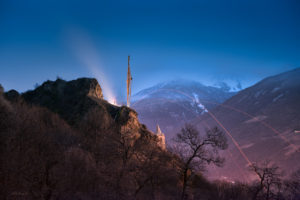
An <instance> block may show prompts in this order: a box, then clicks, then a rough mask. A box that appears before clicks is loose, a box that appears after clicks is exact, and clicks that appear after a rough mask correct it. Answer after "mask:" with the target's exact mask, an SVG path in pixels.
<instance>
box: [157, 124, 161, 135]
mask: <svg viewBox="0 0 300 200" xmlns="http://www.w3.org/2000/svg"><path fill="white" fill-rule="evenodd" d="M161 133H162V132H161V130H160V127H159V125H158V124H157V125H156V134H157V135H158V134H161Z"/></svg>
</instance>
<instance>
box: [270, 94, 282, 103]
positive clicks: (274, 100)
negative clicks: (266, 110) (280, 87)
mask: <svg viewBox="0 0 300 200" xmlns="http://www.w3.org/2000/svg"><path fill="white" fill-rule="evenodd" d="M283 95H284V94H280V95H278V96H277V97H275V98H274V99H273V102H276V101H277V100H278V99H279V98H281V97H283Z"/></svg>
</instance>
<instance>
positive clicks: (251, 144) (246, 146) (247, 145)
mask: <svg viewBox="0 0 300 200" xmlns="http://www.w3.org/2000/svg"><path fill="white" fill-rule="evenodd" d="M253 145H254V143H250V144H245V145H243V146H241V148H242V149H247V148H249V147H252V146H253Z"/></svg>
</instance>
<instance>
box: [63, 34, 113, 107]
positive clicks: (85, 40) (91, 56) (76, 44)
mask: <svg viewBox="0 0 300 200" xmlns="http://www.w3.org/2000/svg"><path fill="white" fill-rule="evenodd" d="M68 39H69V41H70V46H71V49H72V50H73V51H74V53H75V55H76V57H77V58H78V59H79V61H80V62H81V63H82V64H83V65H84V67H86V68H87V69H88V70H89V71H90V72H91V73H92V74H93V76H94V77H95V78H96V79H97V80H98V83H99V84H100V86H101V89H102V92H103V96H104V98H105V99H106V100H107V101H108V102H109V103H111V104H115V105H116V98H115V95H114V93H113V91H112V89H111V84H110V82H109V81H108V79H107V76H106V75H105V73H104V67H103V65H102V64H101V61H100V56H99V55H100V54H99V53H98V51H97V49H96V48H95V46H94V45H93V42H92V41H91V40H90V37H89V36H88V35H87V34H84V33H83V32H82V31H79V30H72V31H71V32H70V34H69V37H68Z"/></svg>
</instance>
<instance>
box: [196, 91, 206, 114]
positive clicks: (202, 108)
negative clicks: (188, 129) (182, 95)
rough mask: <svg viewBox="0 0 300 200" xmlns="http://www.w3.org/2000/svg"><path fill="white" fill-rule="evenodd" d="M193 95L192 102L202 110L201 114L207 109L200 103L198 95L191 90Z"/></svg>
mask: <svg viewBox="0 0 300 200" xmlns="http://www.w3.org/2000/svg"><path fill="white" fill-rule="evenodd" d="M193 96H194V102H195V103H196V104H197V107H198V108H200V109H201V110H202V112H201V114H204V113H206V112H208V110H207V109H206V108H205V106H204V105H203V104H202V103H200V101H199V98H198V95H197V94H196V93H194V92H193Z"/></svg>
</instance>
